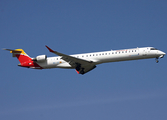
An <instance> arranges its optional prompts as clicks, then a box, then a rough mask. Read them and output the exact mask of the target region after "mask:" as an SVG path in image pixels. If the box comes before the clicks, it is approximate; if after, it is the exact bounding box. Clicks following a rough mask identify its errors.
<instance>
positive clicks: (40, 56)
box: [32, 55, 47, 62]
mask: <svg viewBox="0 0 167 120" xmlns="http://www.w3.org/2000/svg"><path fill="white" fill-rule="evenodd" d="M46 59H47V56H46V55H38V56H37V57H36V58H33V59H32V60H33V61H37V62H44V61H45V60H46Z"/></svg>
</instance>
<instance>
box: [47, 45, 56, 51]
mask: <svg viewBox="0 0 167 120" xmlns="http://www.w3.org/2000/svg"><path fill="white" fill-rule="evenodd" d="M45 46H46V48H48V50H49V51H50V52H54V51H53V50H52V49H51V48H49V47H48V46H47V45H45Z"/></svg>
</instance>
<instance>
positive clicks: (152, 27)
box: [0, 0, 167, 120]
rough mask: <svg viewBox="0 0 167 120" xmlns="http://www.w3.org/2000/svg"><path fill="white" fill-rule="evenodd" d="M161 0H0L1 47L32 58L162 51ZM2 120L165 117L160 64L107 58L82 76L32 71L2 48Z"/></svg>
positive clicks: (164, 22)
mask: <svg viewBox="0 0 167 120" xmlns="http://www.w3.org/2000/svg"><path fill="white" fill-rule="evenodd" d="M166 5H167V2H166V1H165V0H161V1H157V0H147V1H145V0H140V1H133V0H126V1H124V0H119V1H116V0H113V1H110V0H104V1H101V0H89V1H86V0H80V1H79V0H78V1H77V0H70V1H68V0H63V1H60V0H47V1H45V0H36V1H34V0H27V1H26V0H24V1H22V0H15V1H12V0H1V2H0V48H10V49H16V48H22V49H24V50H25V52H26V53H27V54H28V55H29V56H31V57H36V56H37V55H42V54H46V55H47V56H55V55H54V54H52V53H50V52H49V51H48V50H47V49H46V48H45V45H48V46H49V47H51V48H52V49H54V50H57V51H59V52H62V53H65V54H75V53H86V52H95V51H103V50H106V51H107V50H111V49H113V50H115V49H124V48H135V47H146V46H153V47H156V48H158V49H160V50H162V51H164V52H167V47H166V45H167V7H166ZM0 53H1V62H0V66H1V67H0V72H1V80H0V106H1V107H0V119H2V120H10V119H17V120H23V119H24V120H30V119H31V120H46V119H49V120H55V119H59V120H67V119H68V120H92V119H96V120H104V119H105V120H111V119H113V120H121V119H123V120H134V119H135V120H141V119H142V120H149V119H150V120H157V119H159V120H165V119H167V114H166V111H167V87H166V86H167V80H166V71H167V62H166V57H164V58H163V59H161V60H160V62H159V63H158V64H157V63H155V60H154V59H148V60H136V61H128V62H117V63H107V64H101V65H98V66H97V68H96V69H94V70H92V71H90V72H89V73H87V74H85V75H78V74H77V73H76V71H75V70H66V69H50V70H33V69H26V68H21V67H18V66H17V64H18V63H19V61H18V60H17V59H15V58H12V57H11V56H12V55H11V54H10V53H9V52H7V51H3V50H1V52H0Z"/></svg>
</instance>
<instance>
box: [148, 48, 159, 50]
mask: <svg viewBox="0 0 167 120" xmlns="http://www.w3.org/2000/svg"><path fill="white" fill-rule="evenodd" d="M150 50H158V49H156V48H151V49H150Z"/></svg>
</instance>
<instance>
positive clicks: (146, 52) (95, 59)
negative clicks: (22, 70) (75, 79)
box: [37, 47, 165, 69]
mask: <svg viewBox="0 0 167 120" xmlns="http://www.w3.org/2000/svg"><path fill="white" fill-rule="evenodd" d="M163 55H165V53H164V52H162V51H160V50H157V49H155V48H153V47H143V48H133V49H123V50H111V51H103V52H92V53H84V54H74V55H70V56H73V57H76V58H78V59H83V60H87V61H90V62H92V64H94V65H97V64H101V63H107V62H118V61H127V60H138V59H148V58H158V57H163ZM37 64H39V65H40V66H41V67H42V68H44V69H47V68H74V67H72V66H71V65H70V64H69V63H68V62H66V61H64V60H62V59H61V56H57V57H48V58H47V60H46V61H45V62H37Z"/></svg>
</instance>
